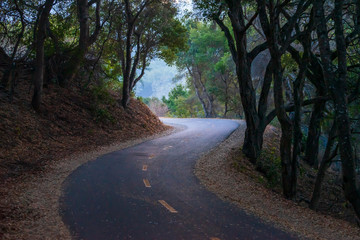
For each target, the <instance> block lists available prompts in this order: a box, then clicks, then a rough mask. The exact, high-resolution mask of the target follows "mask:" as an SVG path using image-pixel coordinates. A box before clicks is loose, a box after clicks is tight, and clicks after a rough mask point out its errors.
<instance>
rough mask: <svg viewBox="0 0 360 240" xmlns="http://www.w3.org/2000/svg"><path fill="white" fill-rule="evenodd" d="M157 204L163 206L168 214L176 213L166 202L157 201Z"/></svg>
mask: <svg viewBox="0 0 360 240" xmlns="http://www.w3.org/2000/svg"><path fill="white" fill-rule="evenodd" d="M159 203H160V204H161V205H163V206H164V207H165V208H166V209H167V210H169V212H171V213H177V211H176V210H175V209H174V208H173V207H172V206H170V205H169V204H168V203H167V202H165V201H164V200H159Z"/></svg>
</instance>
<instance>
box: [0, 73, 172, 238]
mask: <svg viewBox="0 0 360 240" xmlns="http://www.w3.org/2000/svg"><path fill="white" fill-rule="evenodd" d="M30 88H31V87H30V82H29V81H25V80H22V81H21V82H18V83H17V86H16V89H15V95H14V98H13V101H12V102H11V103H10V102H9V98H8V95H7V93H6V92H5V91H3V90H2V89H0V106H1V107H0V136H1V137H0V239H4V238H5V236H7V237H6V238H10V239H43V237H44V236H42V237H41V235H40V234H41V232H40V233H38V235H36V234H35V233H34V232H32V231H33V230H34V229H36V228H35V227H34V226H32V227H31V226H29V225H34V224H37V225H38V226H40V225H41V224H40V225H39V221H40V222H41V221H42V225H43V226H48V230H50V229H52V227H53V226H54V225H56V224H58V222H59V218H58V216H57V217H56V216H53V217H51V216H50V217H47V218H44V215H46V214H48V213H49V211H53V212H55V215H56V214H57V212H58V210H56V209H55V208H54V207H56V206H57V205H56V204H57V201H58V200H57V196H58V194H59V192H60V191H61V189H60V186H61V182H62V181H63V179H64V178H65V177H66V176H67V175H68V174H69V173H70V172H71V171H72V170H74V169H75V168H76V167H77V166H79V165H81V164H82V163H84V162H86V161H88V160H90V159H92V158H94V157H96V156H97V154H98V153H102V152H108V151H115V150H117V149H121V148H123V147H127V146H129V145H132V144H135V143H137V142H139V140H137V139H144V138H145V139H146V138H147V137H150V136H153V135H154V134H159V133H161V132H165V131H167V130H169V127H167V126H165V125H163V124H162V123H161V122H160V120H159V119H158V118H157V117H156V116H155V115H154V114H152V113H151V111H150V110H149V109H148V108H147V107H146V106H145V104H143V103H141V102H140V101H138V100H135V99H132V100H131V102H130V105H129V108H128V109H127V110H124V109H123V108H122V107H121V106H120V105H119V103H118V102H119V97H118V96H116V94H114V93H109V92H106V91H103V89H96V88H94V89H93V90H92V91H83V92H82V91H80V90H79V89H78V88H72V89H71V90H70V89H64V88H60V87H58V86H57V85H49V86H47V87H46V88H45V89H44V95H43V104H42V106H41V113H36V112H35V111H33V110H32V108H31V106H30V102H31V91H29V89H30ZM114 143H115V144H114ZM110 144H112V146H110V147H105V148H104V146H109V145H110ZM91 151H92V152H96V154H95V153H93V154H90V155H87V156H82V157H80V158H76V159H75V160H74V156H76V155H78V154H80V153H84V152H91ZM49 174H50V175H49ZM45 182H48V184H47V185H46V184H45V185H41V184H43V183H45ZM51 182H53V183H51ZM51 186H54V188H52V187H51ZM41 188H43V189H41ZM39 191H40V192H39ZM35 195H39V196H38V197H37V199H36V198H34V196H35ZM51 204H53V205H54V206H49V205H51ZM47 207H50V208H51V209H45V208H47ZM44 219H45V220H44ZM46 221H48V222H46ZM24 229H27V230H28V231H27V233H26V234H28V235H26V234H25V235H24ZM55 229H57V228H55ZM53 231H54V230H53ZM55 231H56V230H55ZM20 232H23V234H20V235H19V234H18V233H20ZM25 232H26V231H25ZM9 234H10V235H9ZM33 234H35V235H33ZM59 234H60V233H59ZM35 236H38V238H37V237H35ZM60 236H64V235H61V234H60V235H59V236H58V237H60ZM53 237H54V235H53ZM56 238H57V237H55V238H52V239H56ZM60 238H62V237H60Z"/></svg>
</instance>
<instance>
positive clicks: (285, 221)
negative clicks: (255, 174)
mask: <svg viewBox="0 0 360 240" xmlns="http://www.w3.org/2000/svg"><path fill="white" fill-rule="evenodd" d="M244 130H245V124H241V125H240V127H239V128H238V129H237V130H236V131H235V132H233V134H232V135H231V136H230V137H229V138H228V139H226V140H225V141H224V142H223V143H221V144H220V145H219V146H218V147H216V148H214V149H212V150H211V151H210V152H208V153H206V154H204V155H203V156H202V157H201V158H200V159H199V160H198V162H197V163H196V166H195V170H194V172H195V175H196V176H197V177H198V178H199V180H200V182H201V184H202V185H204V186H205V187H206V188H207V189H208V190H209V191H211V192H214V193H215V194H216V195H217V196H218V197H220V198H221V199H223V200H225V201H228V202H231V203H234V204H236V205H237V206H238V207H240V208H241V209H243V210H244V211H245V212H247V213H248V214H252V215H255V216H258V217H259V218H261V219H262V220H263V221H265V222H267V223H270V224H272V225H275V226H276V227H279V228H280V229H282V230H284V231H291V232H294V233H296V234H297V235H298V236H299V237H300V238H306V239H334V240H335V239H336V240H338V239H360V230H359V229H358V228H357V227H355V226H353V225H351V224H349V223H348V222H346V221H343V220H338V219H335V218H333V217H330V216H325V215H322V214H319V213H317V212H314V211H312V210H310V209H308V208H306V207H302V206H299V205H297V204H296V203H294V202H292V201H289V200H286V199H284V198H283V197H282V196H280V195H279V194H276V193H274V192H273V191H271V190H269V189H267V188H265V187H264V186H263V185H261V184H259V183H258V182H256V181H255V180H254V178H252V177H250V176H249V175H248V174H245V173H242V172H239V171H236V170H235V169H234V167H233V164H234V156H233V155H232V153H233V152H234V151H235V150H236V149H237V148H239V147H241V145H242V140H243V138H244Z"/></svg>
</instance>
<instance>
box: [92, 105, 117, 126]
mask: <svg viewBox="0 0 360 240" xmlns="http://www.w3.org/2000/svg"><path fill="white" fill-rule="evenodd" d="M92 114H93V116H94V117H95V121H96V122H103V123H107V122H110V123H112V124H114V123H115V118H114V117H113V115H111V113H110V112H109V111H108V110H107V109H105V108H101V107H96V108H94V109H92Z"/></svg>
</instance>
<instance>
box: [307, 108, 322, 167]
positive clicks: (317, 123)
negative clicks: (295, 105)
mask: <svg viewBox="0 0 360 240" xmlns="http://www.w3.org/2000/svg"><path fill="white" fill-rule="evenodd" d="M325 106H326V103H325V102H316V103H315V104H314V107H313V110H312V112H311V118H310V123H309V128H308V135H307V140H306V150H305V158H304V160H305V162H307V163H308V164H309V165H310V166H315V167H317V162H318V155H319V139H320V135H321V120H322V119H323V115H324V110H325Z"/></svg>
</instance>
